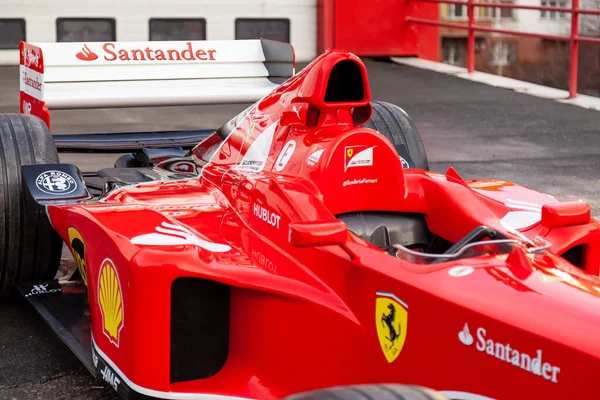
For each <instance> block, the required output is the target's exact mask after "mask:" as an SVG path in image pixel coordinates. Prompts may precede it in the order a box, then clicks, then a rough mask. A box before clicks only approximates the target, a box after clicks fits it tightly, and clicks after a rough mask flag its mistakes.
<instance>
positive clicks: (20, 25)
mask: <svg viewBox="0 0 600 400" xmlns="http://www.w3.org/2000/svg"><path fill="white" fill-rule="evenodd" d="M21 40H25V20H24V19H16V18H15V19H0V49H18V48H19V42H20V41H21Z"/></svg>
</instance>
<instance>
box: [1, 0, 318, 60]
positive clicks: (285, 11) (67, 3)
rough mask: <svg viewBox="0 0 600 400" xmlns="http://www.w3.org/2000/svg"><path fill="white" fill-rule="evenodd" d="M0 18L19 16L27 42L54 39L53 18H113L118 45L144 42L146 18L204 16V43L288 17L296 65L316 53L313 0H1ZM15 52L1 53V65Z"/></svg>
mask: <svg viewBox="0 0 600 400" xmlns="http://www.w3.org/2000/svg"><path fill="white" fill-rule="evenodd" d="M0 10H2V11H1V13H0V18H24V19H25V22H26V35H27V41H28V42H54V41H56V18H59V17H72V18H77V17H106V18H115V19H116V30H117V32H116V33H117V41H133V40H135V41H147V40H149V35H148V34H149V32H148V20H149V19H150V18H160V17H165V18H169V17H170V18H205V19H206V36H207V39H209V40H233V39H234V38H235V19H236V18H253V17H254V18H257V17H260V18H289V19H290V41H291V43H292V45H293V46H294V48H295V49H296V58H297V60H298V61H308V60H311V59H312V58H314V57H315V56H316V55H317V6H316V0H293V1H290V0H174V1H171V0H0ZM6 63H9V64H18V51H13V50H2V51H0V64H6Z"/></svg>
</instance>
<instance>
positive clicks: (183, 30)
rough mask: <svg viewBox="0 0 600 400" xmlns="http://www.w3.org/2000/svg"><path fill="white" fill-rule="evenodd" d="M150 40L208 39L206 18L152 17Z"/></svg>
mask: <svg viewBox="0 0 600 400" xmlns="http://www.w3.org/2000/svg"><path fill="white" fill-rule="evenodd" d="M150 40H206V20H205V19H204V18H197V19H181V18H169V19H166V18H152V19H150Z"/></svg>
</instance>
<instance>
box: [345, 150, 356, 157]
mask: <svg viewBox="0 0 600 400" xmlns="http://www.w3.org/2000/svg"><path fill="white" fill-rule="evenodd" d="M352 154H354V149H347V150H346V156H347V157H348V158H352Z"/></svg>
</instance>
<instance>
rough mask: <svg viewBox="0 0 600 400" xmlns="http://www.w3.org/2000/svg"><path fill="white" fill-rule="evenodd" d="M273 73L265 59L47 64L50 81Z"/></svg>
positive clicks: (256, 75)
mask: <svg viewBox="0 0 600 400" xmlns="http://www.w3.org/2000/svg"><path fill="white" fill-rule="evenodd" d="M268 75H269V73H268V71H267V69H266V68H265V65H264V64H263V63H234V64H210V65H207V64H191V65H190V64H183V65H182V64H161V65H156V64H151V65H135V66H131V65H114V66H110V67H107V66H106V65H90V66H85V67H79V66H69V67H47V66H46V67H45V70H44V78H45V81H46V82H73V81H82V82H94V81H120V80H150V79H194V78H196V79H199V78H205V79H210V78H234V77H247V78H250V77H255V78H258V77H262V78H265V77H267V76H268Z"/></svg>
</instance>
